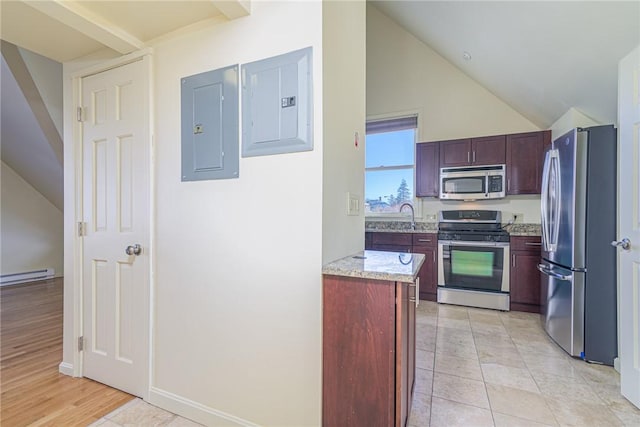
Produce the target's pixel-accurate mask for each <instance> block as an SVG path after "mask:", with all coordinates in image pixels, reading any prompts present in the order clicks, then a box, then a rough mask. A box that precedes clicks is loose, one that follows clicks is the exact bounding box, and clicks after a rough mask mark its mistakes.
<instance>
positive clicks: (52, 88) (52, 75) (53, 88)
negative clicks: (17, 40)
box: [18, 47, 62, 136]
mask: <svg viewBox="0 0 640 427" xmlns="http://www.w3.org/2000/svg"><path fill="white" fill-rule="evenodd" d="M18 51H19V52H20V55H21V56H22V59H23V60H24V63H25V65H26V66H27V68H28V69H29V73H30V74H31V78H32V79H33V82H34V83H35V85H36V87H37V88H38V92H40V96H41V97H42V101H43V102H44V104H45V106H46V107H47V110H48V111H49V115H50V116H51V120H52V121H53V124H54V125H55V126H56V129H57V130H58V133H59V134H60V136H62V83H61V82H62V64H61V63H59V62H56V61H53V60H51V59H49V58H45V57H44V56H42V55H38V54H37V53H34V52H31V51H30V50H27V49H23V48H20V47H19V48H18Z"/></svg>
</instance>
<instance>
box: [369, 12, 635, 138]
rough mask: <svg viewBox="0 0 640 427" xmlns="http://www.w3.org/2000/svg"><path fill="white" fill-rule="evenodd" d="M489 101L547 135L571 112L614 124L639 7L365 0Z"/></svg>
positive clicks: (632, 46)
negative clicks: (623, 64) (623, 67)
mask: <svg viewBox="0 0 640 427" xmlns="http://www.w3.org/2000/svg"><path fill="white" fill-rule="evenodd" d="M371 3H372V4H374V5H375V7H377V8H379V9H380V10H381V11H382V12H383V13H384V14H386V15H387V16H389V17H390V18H391V19H393V20H394V21H396V22H397V23H398V24H400V25H401V26H402V27H404V28H405V29H406V30H407V31H408V32H410V33H411V34H413V35H414V36H415V37H416V38H418V39H419V40H421V41H422V42H424V43H425V44H427V45H428V46H430V47H431V48H432V49H434V50H435V51H436V52H438V53H439V54H440V55H442V56H443V57H444V58H446V59H447V60H448V61H449V62H451V63H452V64H454V65H455V66H457V67H458V68H460V69H461V70H462V71H463V72H464V73H466V74H467V75H468V76H470V77H471V78H473V79H474V80H476V81H477V82H478V83H480V84H481V85H482V86H484V87H485V88H486V89H488V90H489V91H490V92H492V93H493V94H494V95H497V96H498V97H499V98H501V99H502V100H503V101H504V102H506V103H507V104H509V105H510V106H511V107H512V108H514V109H515V110H516V111H518V112H519V113H520V114H522V115H523V116H524V117H526V118H527V119H529V120H530V121H531V122H533V123H535V124H536V125H537V126H539V127H540V128H543V129H544V128H548V127H549V126H550V125H551V124H553V122H554V121H555V120H557V119H558V118H559V117H560V116H561V115H562V114H564V113H565V112H566V111H567V110H568V109H569V108H571V107H575V108H576V109H578V110H580V111H581V112H582V113H584V114H585V115H587V116H589V117H591V118H592V119H594V120H595V121H597V122H600V123H603V124H604V123H615V122H616V121H617V93H618V91H617V84H618V62H619V61H620V59H622V58H623V57H624V56H625V55H626V54H627V53H629V52H630V51H631V50H632V49H633V48H635V47H636V46H637V45H638V44H640V2H639V1H371Z"/></svg>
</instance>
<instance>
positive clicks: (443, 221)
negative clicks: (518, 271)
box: [438, 210, 509, 311]
mask: <svg viewBox="0 0 640 427" xmlns="http://www.w3.org/2000/svg"><path fill="white" fill-rule="evenodd" d="M438 302H439V303H446V304H457V305H465V306H470V307H482V308H492V309H496V310H505V311H508V310H509V233H507V232H506V231H505V230H503V229H502V215H501V213H500V211H488V210H451V211H441V212H440V223H439V224H438Z"/></svg>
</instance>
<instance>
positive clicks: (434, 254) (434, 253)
mask: <svg viewBox="0 0 640 427" xmlns="http://www.w3.org/2000/svg"><path fill="white" fill-rule="evenodd" d="M432 253H433V262H436V251H433V252H432Z"/></svg>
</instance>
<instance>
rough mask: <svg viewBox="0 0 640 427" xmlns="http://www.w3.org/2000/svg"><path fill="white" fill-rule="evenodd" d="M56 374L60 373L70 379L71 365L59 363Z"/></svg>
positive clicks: (71, 373)
mask: <svg viewBox="0 0 640 427" xmlns="http://www.w3.org/2000/svg"><path fill="white" fill-rule="evenodd" d="M58 372H60V373H61V374H64V375H69V376H70V377H72V376H73V365H72V364H71V363H67V362H61V363H60V364H59V365H58Z"/></svg>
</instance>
